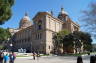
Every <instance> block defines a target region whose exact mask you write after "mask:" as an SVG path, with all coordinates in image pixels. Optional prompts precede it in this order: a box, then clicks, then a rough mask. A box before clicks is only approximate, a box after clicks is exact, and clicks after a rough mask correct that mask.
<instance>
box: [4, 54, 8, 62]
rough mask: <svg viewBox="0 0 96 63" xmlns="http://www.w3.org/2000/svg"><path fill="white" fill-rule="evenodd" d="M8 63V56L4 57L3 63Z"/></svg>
mask: <svg viewBox="0 0 96 63" xmlns="http://www.w3.org/2000/svg"><path fill="white" fill-rule="evenodd" d="M8 61H9V56H8V54H6V55H4V63H8Z"/></svg>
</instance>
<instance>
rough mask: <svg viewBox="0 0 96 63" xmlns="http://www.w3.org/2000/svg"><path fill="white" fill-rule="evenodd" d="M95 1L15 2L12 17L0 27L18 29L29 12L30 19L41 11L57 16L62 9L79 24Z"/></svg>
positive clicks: (38, 0)
mask: <svg viewBox="0 0 96 63" xmlns="http://www.w3.org/2000/svg"><path fill="white" fill-rule="evenodd" d="M93 1H95V0H15V4H14V5H13V7H12V13H13V15H12V17H11V19H10V20H8V21H7V22H5V24H3V25H0V27H3V28H18V27H19V22H20V20H21V19H22V18H23V17H24V15H25V13H26V12H27V13H28V15H29V17H30V19H31V20H32V18H33V17H34V16H35V15H36V13H37V12H39V11H42V12H43V11H46V12H50V11H53V14H54V16H57V15H58V14H59V12H60V9H61V7H63V8H64V10H65V11H66V12H67V13H68V15H69V17H70V18H71V19H72V20H73V21H75V22H78V21H79V18H80V16H82V11H83V10H86V9H87V8H88V5H89V3H91V2H93Z"/></svg>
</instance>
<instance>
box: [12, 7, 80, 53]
mask: <svg viewBox="0 0 96 63" xmlns="http://www.w3.org/2000/svg"><path fill="white" fill-rule="evenodd" d="M32 20H33V24H32V23H31V22H30V18H29V17H28V15H27V14H25V16H24V17H23V18H22V19H21V21H20V25H19V31H18V32H16V33H15V34H14V35H13V38H12V39H11V40H12V42H13V45H14V48H15V50H18V49H20V48H24V49H26V50H27V51H28V52H32V51H39V52H40V53H46V54H50V53H51V51H52V50H53V49H54V46H53V40H52V38H53V35H54V34H55V33H57V32H59V31H61V30H63V29H67V30H68V31H70V32H73V31H78V30H79V25H78V24H77V23H75V22H73V21H72V20H71V19H70V17H69V16H68V13H67V12H65V11H64V9H63V8H61V11H60V13H59V15H58V17H57V18H56V17H54V16H53V13H52V12H51V13H49V12H38V13H37V14H36V15H35V17H34V18H33V19H32Z"/></svg>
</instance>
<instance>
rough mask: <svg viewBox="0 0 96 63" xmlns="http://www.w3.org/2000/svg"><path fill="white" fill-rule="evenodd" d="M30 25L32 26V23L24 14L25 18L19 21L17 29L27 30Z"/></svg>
mask: <svg viewBox="0 0 96 63" xmlns="http://www.w3.org/2000/svg"><path fill="white" fill-rule="evenodd" d="M31 25H32V23H31V21H30V18H29V16H28V14H27V13H25V16H24V17H23V18H22V19H21V21H20V24H19V28H27V27H29V26H31Z"/></svg>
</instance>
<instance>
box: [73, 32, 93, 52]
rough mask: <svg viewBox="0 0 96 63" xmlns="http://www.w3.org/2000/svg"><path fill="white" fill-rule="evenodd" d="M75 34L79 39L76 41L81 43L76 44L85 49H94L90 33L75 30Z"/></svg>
mask: <svg viewBox="0 0 96 63" xmlns="http://www.w3.org/2000/svg"><path fill="white" fill-rule="evenodd" d="M73 35H74V37H75V38H76V39H77V42H76V41H75V42H76V43H79V44H77V45H76V46H79V48H80V47H82V48H83V49H85V50H90V49H92V48H91V47H92V38H91V35H90V34H89V33H86V32H82V31H74V32H73ZM80 44H81V45H80ZM83 49H82V52H83Z"/></svg>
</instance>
